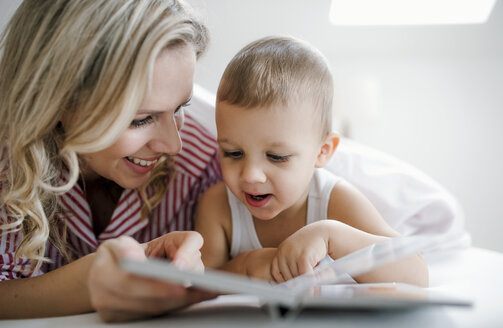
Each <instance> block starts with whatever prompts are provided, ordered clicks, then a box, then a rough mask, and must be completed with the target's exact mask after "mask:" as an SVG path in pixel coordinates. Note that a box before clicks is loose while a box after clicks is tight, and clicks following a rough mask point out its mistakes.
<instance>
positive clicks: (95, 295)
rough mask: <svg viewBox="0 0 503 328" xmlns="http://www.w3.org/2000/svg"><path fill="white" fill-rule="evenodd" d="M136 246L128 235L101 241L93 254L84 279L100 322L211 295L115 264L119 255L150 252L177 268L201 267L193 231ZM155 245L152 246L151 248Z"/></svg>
mask: <svg viewBox="0 0 503 328" xmlns="http://www.w3.org/2000/svg"><path fill="white" fill-rule="evenodd" d="M151 243H152V245H150V246H149V244H147V245H140V244H139V243H138V242H136V241H135V240H134V239H132V238H130V237H120V238H118V239H113V240H109V241H106V242H104V243H103V244H102V245H101V246H100V247H99V248H98V251H97V252H96V254H95V258H94V261H93V263H92V265H91V268H90V271H89V278H88V289H89V294H90V300H91V305H92V307H93V308H94V309H95V310H96V311H97V312H98V313H99V315H100V316H101V318H102V319H103V320H104V321H107V322H112V321H126V320H133V319H139V318H143V317H149V316H154V315H159V314H162V313H166V312H168V311H171V310H174V309H177V308H181V307H184V306H187V305H190V304H192V303H195V302H199V301H203V300H206V299H209V298H212V297H214V295H213V294H209V293H204V292H201V291H197V290H191V289H186V288H184V287H183V286H179V285H173V284H169V283H166V282H162V281H158V280H154V279H148V278H144V277H139V276H135V275H133V274H129V273H127V272H124V271H123V270H121V268H120V267H119V260H120V258H122V257H128V258H134V259H136V260H144V259H146V255H145V249H147V250H148V252H149V253H150V255H152V256H156V257H168V258H171V259H173V261H174V264H175V265H178V266H179V267H181V268H186V269H197V270H201V268H202V262H201V257H200V253H199V248H200V247H201V245H202V238H201V237H200V236H199V234H197V233H193V232H190V233H185V232H180V233H178V232H177V233H169V234H166V235H164V236H162V237H160V238H157V239H155V240H154V241H153V242H151ZM154 246H155V247H154Z"/></svg>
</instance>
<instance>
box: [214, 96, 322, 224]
mask: <svg viewBox="0 0 503 328" xmlns="http://www.w3.org/2000/svg"><path fill="white" fill-rule="evenodd" d="M309 106H311V104H309V103H305V104H304V103H298V104H290V105H289V106H287V107H285V106H278V105H274V106H272V107H270V108H251V109H248V108H242V107H239V106H234V105H229V104H228V103H225V102H219V103H217V112H216V122H217V129H218V143H219V146H220V152H221V162H222V164H221V165H222V173H223V178H224V181H225V183H226V184H227V186H228V187H229V188H230V190H231V191H232V193H233V194H234V195H235V196H236V197H237V198H238V199H239V200H241V201H242V202H243V203H244V204H245V205H246V206H247V208H248V210H249V211H250V212H251V214H252V215H253V216H254V217H255V218H257V219H262V220H270V219H273V218H275V217H276V216H277V215H278V214H279V213H281V212H283V211H284V210H286V209H290V208H292V207H296V206H302V205H303V204H304V201H305V195H307V192H308V188H309V184H310V181H311V177H312V175H313V171H314V169H315V167H316V165H317V159H318V154H319V152H320V150H321V146H322V141H321V136H320V132H319V128H318V129H317V128H316V126H315V123H314V122H315V121H314V118H313V117H312V114H311V113H312V112H313V111H312V110H310V108H309Z"/></svg>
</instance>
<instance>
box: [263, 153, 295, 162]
mask: <svg viewBox="0 0 503 328" xmlns="http://www.w3.org/2000/svg"><path fill="white" fill-rule="evenodd" d="M267 158H269V160H271V161H273V162H286V161H288V159H289V158H290V156H288V155H287V156H283V155H276V154H267Z"/></svg>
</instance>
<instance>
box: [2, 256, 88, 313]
mask: <svg viewBox="0 0 503 328" xmlns="http://www.w3.org/2000/svg"><path fill="white" fill-rule="evenodd" d="M94 257H95V254H89V255H87V256H85V257H83V258H80V259H78V260H76V261H74V262H72V263H70V264H68V265H65V266H64V267H61V268H59V269H57V270H54V271H51V272H48V273H46V274H43V275H41V276H38V277H33V278H23V279H13V280H7V281H3V282H1V283H0V295H1V296H0V308H1V309H2V311H0V317H1V318H2V319H6V318H33V317H49V316H60V315H68V314H76V313H85V312H90V311H93V308H92V306H91V303H90V300H89V291H88V288H87V277H88V274H89V268H90V266H91V264H92V262H93V260H94Z"/></svg>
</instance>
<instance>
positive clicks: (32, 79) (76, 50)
mask: <svg viewBox="0 0 503 328" xmlns="http://www.w3.org/2000/svg"><path fill="white" fill-rule="evenodd" d="M207 38H208V36H207V30H206V28H205V27H204V25H203V24H202V23H201V21H200V20H199V19H198V18H197V17H196V16H195V15H194V14H193V13H192V12H191V10H190V8H188V7H187V6H186V5H185V4H184V3H183V2H182V0H142V1H137V0H75V1H68V0H36V1H29V0H25V1H24V2H23V3H22V4H21V5H20V7H19V8H18V10H17V11H16V13H15V14H14V16H13V17H12V18H11V20H10V22H9V24H8V26H7V28H6V29H5V31H4V32H3V34H2V36H1V60H0V124H1V130H0V141H1V143H2V144H0V149H1V148H3V149H4V150H6V151H7V154H8V170H6V171H5V172H0V186H2V185H3V186H2V194H1V198H0V203H3V206H5V209H6V210H7V212H8V215H9V217H10V219H9V220H8V222H6V223H4V224H2V225H1V226H0V228H1V229H2V230H4V231H16V230H19V229H22V232H23V239H22V242H21V244H20V246H19V248H18V249H17V252H16V257H22V256H24V257H26V258H28V259H30V260H33V262H32V263H35V264H36V266H35V268H34V269H38V268H39V267H40V265H41V263H42V261H47V259H46V258H45V257H44V254H45V247H46V246H45V245H46V242H47V240H48V239H50V240H51V242H53V243H54V244H55V245H56V247H58V248H59V249H60V251H62V252H63V254H65V255H66V256H67V257H68V253H67V251H66V249H65V244H66V242H65V240H64V237H61V236H59V235H58V234H57V233H55V231H56V230H57V229H55V228H56V227H55V224H56V217H57V216H58V215H56V213H57V212H58V211H59V210H60V206H58V200H57V195H58V194H62V193H65V192H67V191H68V190H70V189H71V188H72V187H73V186H74V185H75V183H76V182H77V180H78V177H79V160H78V154H84V153H90V152H96V151H99V150H102V149H104V148H106V147H108V146H110V145H111V144H113V143H114V141H115V140H117V138H118V137H119V136H120V135H121V133H122V132H123V131H124V130H125V129H126V128H127V127H128V126H129V125H130V122H131V121H132V120H133V118H134V116H135V113H136V111H137V109H138V108H139V106H140V104H141V102H142V100H143V97H144V95H145V94H146V92H147V90H148V88H149V87H150V85H149V84H150V80H151V77H152V74H153V66H154V62H155V60H156V58H157V57H158V55H159V53H160V52H161V51H162V50H163V49H166V48H170V47H176V46H179V45H183V44H189V45H192V46H193V47H194V49H195V51H196V55H197V56H199V55H200V54H201V53H202V52H203V51H204V50H205V48H206V44H207ZM63 119H64V122H65V124H64V126H62V124H61V123H60V122H61V121H62V120H63ZM172 167H173V164H172V161H171V160H170V159H169V158H165V160H164V161H161V163H160V164H159V165H158V166H157V167H156V168H155V170H154V171H153V173H152V175H151V177H150V179H149V181H148V182H147V183H146V184H145V185H144V186H143V187H142V189H141V194H142V197H143V198H144V201H145V205H144V207H143V209H142V217H143V218H145V217H146V216H147V215H148V213H149V212H150V210H151V209H152V208H153V207H155V206H156V205H157V204H158V203H159V201H160V199H161V195H162V194H163V193H164V192H165V189H166V188H167V187H166V184H165V177H166V174H170V173H171V171H172ZM63 171H67V172H68V176H67V178H66V179H63V180H62V179H61V176H62V174H61V173H62V172H63ZM149 186H150V187H154V190H155V191H154V192H153V193H147V192H146V190H147V187H149ZM150 187H149V188H150ZM147 194H148V195H149V196H150V198H148V197H147ZM63 236H64V234H63Z"/></svg>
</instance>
